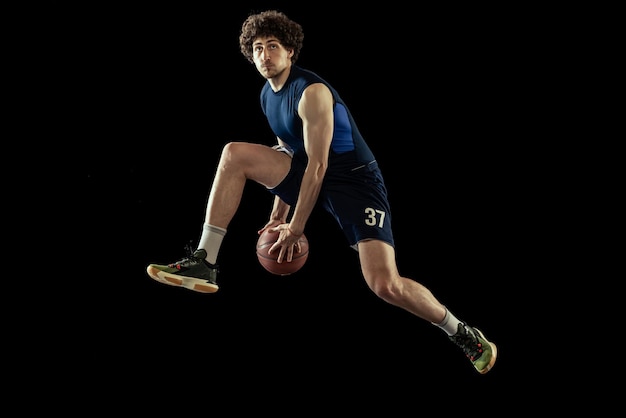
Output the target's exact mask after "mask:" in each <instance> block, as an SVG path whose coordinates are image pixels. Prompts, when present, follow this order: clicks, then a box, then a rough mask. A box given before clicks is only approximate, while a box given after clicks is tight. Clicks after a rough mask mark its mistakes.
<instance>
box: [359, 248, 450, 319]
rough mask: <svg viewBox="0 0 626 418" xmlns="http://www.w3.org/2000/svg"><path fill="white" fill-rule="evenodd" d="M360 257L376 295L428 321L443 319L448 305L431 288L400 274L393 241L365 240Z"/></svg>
mask: <svg viewBox="0 0 626 418" xmlns="http://www.w3.org/2000/svg"><path fill="white" fill-rule="evenodd" d="M359 259H360V262H361V270H362V272H363V277H364V278H365V281H366V283H367V285H368V286H369V288H370V289H372V291H373V292H374V293H375V294H376V296H378V297H379V298H381V299H382V300H384V301H385V302H387V303H390V304H392V305H394V306H397V307H399V308H402V309H404V310H406V311H409V312H411V313H412V314H413V315H416V316H418V317H420V318H422V319H425V320H426V321H429V322H432V323H435V324H438V323H440V322H441V321H443V320H444V318H445V316H446V308H445V306H444V305H442V304H441V303H440V302H439V301H438V300H437V299H436V298H435V296H433V294H432V293H431V291H430V290H428V289H427V288H426V287H424V286H423V285H421V284H420V283H417V282H416V281H414V280H411V279H408V278H406V277H402V276H400V273H398V268H397V266H396V261H395V250H394V249H393V247H392V246H391V245H389V244H387V243H385V242H383V241H379V240H369V241H362V242H360V243H359Z"/></svg>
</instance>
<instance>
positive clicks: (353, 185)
mask: <svg viewBox="0 0 626 418" xmlns="http://www.w3.org/2000/svg"><path fill="white" fill-rule="evenodd" d="M305 168H306V158H299V156H298V155H297V154H296V155H295V156H294V157H293V158H292V162H291V169H290V170H289V173H288V174H287V176H286V177H285V179H284V180H283V181H282V182H281V183H280V184H279V185H278V186H276V187H274V188H273V189H269V191H270V192H272V193H273V194H275V195H277V196H278V197H280V198H281V199H282V200H283V201H284V202H285V203H287V204H289V205H291V206H293V205H295V203H296V200H297V198H298V193H299V191H300V183H301V182H302V176H303V174H304V169H305ZM318 201H319V203H320V204H321V205H322V207H323V208H324V209H326V210H327V211H328V212H329V213H330V214H331V215H332V216H333V217H334V218H335V220H336V221H337V223H338V224H339V227H340V228H341V230H342V231H343V233H344V235H345V236H346V238H347V239H348V243H349V245H350V246H351V247H353V248H354V249H356V244H358V243H359V242H360V241H363V240H368V239H378V240H381V241H384V242H387V243H388V244H390V245H391V246H394V241H393V233H392V230H391V210H390V207H389V201H388V199H387V188H386V186H385V182H384V180H383V176H382V173H381V171H380V168H379V167H378V163H377V162H376V161H371V162H369V163H368V164H359V165H356V166H355V164H354V163H353V162H351V159H350V158H335V160H333V159H332V158H331V162H330V164H329V168H328V170H326V175H325V177H324V182H323V184H322V189H321V191H320V195H319V200H318Z"/></svg>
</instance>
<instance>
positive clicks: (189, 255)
mask: <svg viewBox="0 0 626 418" xmlns="http://www.w3.org/2000/svg"><path fill="white" fill-rule="evenodd" d="M185 253H187V256H186V257H185V258H183V259H181V260H179V261H176V262H174V263H172V264H170V265H168V267H171V268H176V269H178V270H180V268H181V266H185V265H187V264H189V262H197V260H198V259H197V258H196V257H194V255H193V245H192V243H191V241H190V242H188V243H187V244H185Z"/></svg>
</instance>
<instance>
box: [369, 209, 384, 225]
mask: <svg viewBox="0 0 626 418" xmlns="http://www.w3.org/2000/svg"><path fill="white" fill-rule="evenodd" d="M365 214H366V215H367V216H366V218H365V225H368V226H377V225H378V227H379V228H382V227H383V224H384V222H385V212H384V211H382V210H378V209H373V208H366V209H365Z"/></svg>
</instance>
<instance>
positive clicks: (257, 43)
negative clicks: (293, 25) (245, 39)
mask: <svg viewBox="0 0 626 418" xmlns="http://www.w3.org/2000/svg"><path fill="white" fill-rule="evenodd" d="M272 42H276V43H280V42H279V41H278V39H276V38H271V39H268V40H267V42H266V43H268V44H269V43H272ZM262 44H263V42H261V41H256V42H253V43H252V45H253V46H254V45H262Z"/></svg>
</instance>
